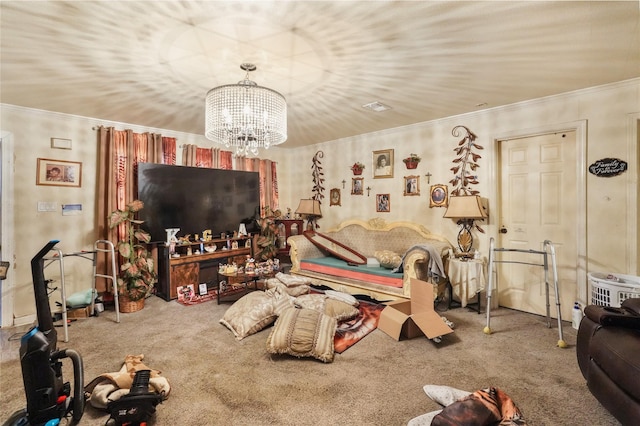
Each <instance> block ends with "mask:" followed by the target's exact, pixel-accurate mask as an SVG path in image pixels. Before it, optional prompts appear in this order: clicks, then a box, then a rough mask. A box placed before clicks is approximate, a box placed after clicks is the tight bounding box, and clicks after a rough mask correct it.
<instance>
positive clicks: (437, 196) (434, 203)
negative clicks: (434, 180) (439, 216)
mask: <svg viewBox="0 0 640 426" xmlns="http://www.w3.org/2000/svg"><path fill="white" fill-rule="evenodd" d="M448 205H449V189H448V188H447V185H440V184H438V185H431V194H430V198H429V207H447V206H448Z"/></svg>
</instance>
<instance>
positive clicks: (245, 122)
mask: <svg viewBox="0 0 640 426" xmlns="http://www.w3.org/2000/svg"><path fill="white" fill-rule="evenodd" d="M240 68H241V69H243V70H244V71H246V72H247V75H246V76H245V78H244V80H242V81H239V82H238V84H227V85H224V86H219V87H215V88H213V89H211V90H209V92H207V97H206V99H205V136H206V138H207V139H209V140H212V141H214V142H217V143H220V144H223V145H224V146H226V147H227V148H230V147H235V149H236V155H237V156H238V155H248V154H249V153H251V154H253V155H257V154H258V149H259V148H265V149H269V147H271V146H273V145H279V144H281V143H283V142H284V141H286V140H287V102H286V101H285V99H284V96H282V95H281V94H280V93H278V92H276V91H275V90H271V89H268V88H266V87H262V86H258V85H257V84H256V83H255V82H253V81H251V80H249V73H250V72H251V71H255V70H256V66H255V65H254V64H249V63H244V64H242V65H240Z"/></svg>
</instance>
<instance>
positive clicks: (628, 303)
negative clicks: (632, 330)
mask: <svg viewBox="0 0 640 426" xmlns="http://www.w3.org/2000/svg"><path fill="white" fill-rule="evenodd" d="M620 306H621V307H622V308H624V309H625V310H627V311H630V312H632V313H634V314H636V315H640V297H631V298H629V299H627V300H625V301H624V302H622V304H621V305H620Z"/></svg>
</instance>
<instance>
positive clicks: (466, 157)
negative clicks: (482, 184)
mask: <svg viewBox="0 0 640 426" xmlns="http://www.w3.org/2000/svg"><path fill="white" fill-rule="evenodd" d="M463 132H464V133H463ZM451 134H452V135H453V136H455V137H459V136H460V135H461V134H463V138H462V139H461V140H460V142H458V146H457V147H456V148H455V149H454V152H455V153H456V155H457V157H456V158H455V159H454V160H453V167H452V168H451V171H452V172H453V174H454V176H455V177H454V178H453V179H451V180H450V181H449V183H450V184H451V185H452V186H453V187H454V189H453V190H452V191H451V195H453V196H456V195H477V194H479V193H480V191H478V190H475V189H471V188H470V187H469V186H470V185H476V184H478V183H479V182H478V176H477V174H476V173H475V172H476V169H477V168H478V167H480V165H479V164H478V160H479V159H480V158H482V156H481V155H480V154H478V153H477V152H475V151H476V150H482V149H484V147H482V146H481V145H479V144H477V143H476V142H475V140H476V139H477V136H476V135H475V134H474V133H473V132H472V131H471V130H469V129H468V128H467V127H465V126H456V127H454V128H453V130H451Z"/></svg>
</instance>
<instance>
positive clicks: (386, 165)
mask: <svg viewBox="0 0 640 426" xmlns="http://www.w3.org/2000/svg"><path fill="white" fill-rule="evenodd" d="M392 177H393V149H383V150H380V151H373V178H374V179H380V178H392Z"/></svg>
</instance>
